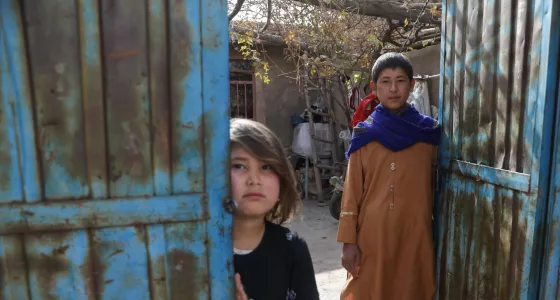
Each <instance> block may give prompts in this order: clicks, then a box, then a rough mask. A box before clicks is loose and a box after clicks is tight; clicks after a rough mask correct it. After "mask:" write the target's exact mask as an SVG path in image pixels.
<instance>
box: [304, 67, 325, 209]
mask: <svg viewBox="0 0 560 300" xmlns="http://www.w3.org/2000/svg"><path fill="white" fill-rule="evenodd" d="M303 80H305V82H304V84H303V85H304V87H303V98H304V99H305V105H306V106H307V114H308V117H309V136H311V137H315V126H314V123H313V114H312V113H311V102H310V100H309V93H308V90H307V80H309V79H308V78H307V77H305V78H304V79H303ZM314 139H318V138H314ZM311 161H312V163H313V172H314V173H315V185H316V188H317V201H318V202H319V203H322V202H324V197H323V186H322V184H321V172H320V170H319V168H318V167H317V163H318V161H319V160H318V159H317V145H316V144H315V142H314V141H311Z"/></svg>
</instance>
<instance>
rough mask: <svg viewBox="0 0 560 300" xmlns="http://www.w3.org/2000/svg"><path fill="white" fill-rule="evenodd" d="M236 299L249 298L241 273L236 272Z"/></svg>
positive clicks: (243, 299)
mask: <svg viewBox="0 0 560 300" xmlns="http://www.w3.org/2000/svg"><path fill="white" fill-rule="evenodd" d="M235 300H248V299H247V294H245V290H244V289H243V284H242V283H241V275H239V273H237V274H235Z"/></svg>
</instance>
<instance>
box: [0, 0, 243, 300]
mask: <svg viewBox="0 0 560 300" xmlns="http://www.w3.org/2000/svg"><path fill="white" fill-rule="evenodd" d="M20 5H21V6H24V8H23V7H20ZM40 10H44V11H45V12H46V15H42V14H41V13H39V11H40ZM24 32H25V35H24ZM61 43H63V44H64V49H63V50H60V51H57V50H56V49H60V44H61ZM57 47H58V48H57ZM203 66H204V67H203ZM0 87H1V88H2V90H1V92H0V93H1V94H0V105H1V106H0V118H1V119H0V138H1V142H0V150H2V153H1V154H0V298H2V299H18V300H19V299H54V298H56V299H233V296H234V293H233V262H232V258H233V257H232V256H233V251H232V242H231V216H230V215H229V214H228V213H226V212H225V210H224V208H223V205H222V204H223V202H224V201H225V200H226V199H227V197H228V195H229V192H228V184H229V180H228V178H229V176H228V174H229V167H228V164H229V161H228V153H229V130H228V128H229V123H228V119H229V118H228V112H227V110H228V109H227V108H228V105H227V102H228V99H229V97H228V90H229V84H228V22H227V3H225V1H222V0H204V1H202V0H182V1H152V0H146V1H145V2H143V3H138V1H134V0H124V1H117V2H115V1H107V0H104V1H96V0H78V1H74V2H67V1H61V0H59V1H53V2H52V3H51V2H49V1H46V2H45V1H41V2H40V3H35V2H34V1H32V0H26V1H17V0H0ZM52 105H58V106H57V109H52V107H53V106H52ZM49 109H50V110H49Z"/></svg>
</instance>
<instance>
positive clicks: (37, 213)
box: [0, 194, 207, 234]
mask: <svg viewBox="0 0 560 300" xmlns="http://www.w3.org/2000/svg"><path fill="white" fill-rule="evenodd" d="M206 209H207V207H206V196H205V195H203V194H188V195H174V196H159V197H150V198H112V200H111V201H108V200H106V199H101V200H93V199H92V200H80V201H56V202H50V203H48V202H47V203H38V204H35V205H28V204H25V203H14V204H6V205H4V206H2V210H1V211H0V233H3V234H13V233H25V232H29V231H34V230H41V231H43V230H49V231H53V230H54V231H59V230H67V229H78V228H103V227H112V226H123V225H133V224H152V223H163V222H189V221H197V220H204V219H206V218H207V217H206V216H207V213H206Z"/></svg>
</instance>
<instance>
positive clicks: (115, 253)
mask: <svg viewBox="0 0 560 300" xmlns="http://www.w3.org/2000/svg"><path fill="white" fill-rule="evenodd" d="M123 252H124V251H123V250H121V249H119V250H117V251H115V252H113V253H112V254H111V255H109V258H111V257H113V256H115V255H117V254H121V253H123Z"/></svg>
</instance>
